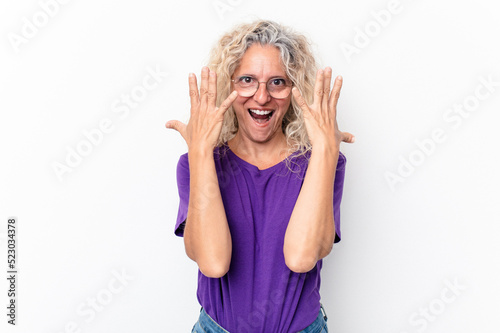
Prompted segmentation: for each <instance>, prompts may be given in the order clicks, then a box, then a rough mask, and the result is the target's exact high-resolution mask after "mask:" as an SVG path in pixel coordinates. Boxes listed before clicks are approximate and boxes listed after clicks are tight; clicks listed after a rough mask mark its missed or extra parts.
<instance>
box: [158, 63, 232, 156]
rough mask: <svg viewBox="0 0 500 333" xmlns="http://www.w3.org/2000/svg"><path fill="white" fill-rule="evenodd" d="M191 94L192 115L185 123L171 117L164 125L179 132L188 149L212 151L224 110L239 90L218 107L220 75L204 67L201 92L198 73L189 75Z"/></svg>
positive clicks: (220, 126)
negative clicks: (218, 81)
mask: <svg viewBox="0 0 500 333" xmlns="http://www.w3.org/2000/svg"><path fill="white" fill-rule="evenodd" d="M189 96H190V98H191V115H190V118H189V121H188V123H187V125H186V124H184V123H182V122H180V121H178V120H170V121H168V122H167V123H166V124H165V127H167V128H172V129H174V130H176V131H177V132H179V133H180V134H181V135H182V137H183V138H184V140H185V141H186V143H187V145H188V149H191V148H199V149H210V150H212V149H213V148H214V147H215V146H216V144H217V140H218V139H219V135H220V132H221V129H222V122H223V120H224V113H225V112H226V111H227V109H229V107H230V106H231V105H232V104H233V102H234V100H235V99H236V97H238V93H237V92H236V91H233V92H232V93H231V94H230V95H229V96H228V97H227V98H226V100H225V101H224V102H223V103H222V104H221V106H219V107H217V106H216V105H215V103H216V99H217V75H216V73H215V72H212V71H210V70H209V68H208V67H203V68H202V70H201V85H200V91H199V92H198V84H197V82H196V76H195V75H194V74H193V73H190V74H189Z"/></svg>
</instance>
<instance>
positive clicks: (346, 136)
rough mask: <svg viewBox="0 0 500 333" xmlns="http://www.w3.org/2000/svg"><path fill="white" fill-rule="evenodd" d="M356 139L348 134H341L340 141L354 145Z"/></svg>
mask: <svg viewBox="0 0 500 333" xmlns="http://www.w3.org/2000/svg"><path fill="white" fill-rule="evenodd" d="M355 140H356V137H355V136H354V135H353V134H351V133H349V132H342V141H343V142H347V143H354V141H355Z"/></svg>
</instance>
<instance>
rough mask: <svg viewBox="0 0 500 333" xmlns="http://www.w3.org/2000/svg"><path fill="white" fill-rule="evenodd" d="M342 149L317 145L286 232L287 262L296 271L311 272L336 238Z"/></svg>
mask: <svg viewBox="0 0 500 333" xmlns="http://www.w3.org/2000/svg"><path fill="white" fill-rule="evenodd" d="M338 156H339V151H338V150H336V149H333V150H332V149H330V150H328V149H326V148H320V147H318V146H316V147H315V148H313V151H312V153H311V158H310V160H309V166H308V168H307V171H306V175H305V178H304V183H303V185H302V189H301V190H300V193H299V197H298V198H297V202H296V204H295V207H294V209H293V212H292V216H291V217H290V221H289V223H288V227H287V230H286V233H285V245H284V247H283V252H284V255H285V262H286V264H287V266H288V267H289V268H290V270H292V271H294V272H296V273H305V272H309V271H310V270H311V269H313V268H314V265H316V262H317V261H318V260H319V259H322V258H324V257H326V256H327V255H328V254H329V253H330V251H331V249H332V247H333V242H334V240H335V224H334V218H333V184H334V181H335V171H336V169H337V161H338Z"/></svg>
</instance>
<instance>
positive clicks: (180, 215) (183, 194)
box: [174, 153, 189, 237]
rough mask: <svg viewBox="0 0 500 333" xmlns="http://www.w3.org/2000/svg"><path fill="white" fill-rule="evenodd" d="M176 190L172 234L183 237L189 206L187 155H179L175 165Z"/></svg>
mask: <svg viewBox="0 0 500 333" xmlns="http://www.w3.org/2000/svg"><path fill="white" fill-rule="evenodd" d="M177 190H178V191H179V211H178V212H177V221H176V222H175V229H174V233H175V235H176V236H179V237H183V236H184V226H185V225H186V218H187V212H188V205H189V160H188V155H187V153H186V154H184V155H181V157H180V158H179V162H178V163H177Z"/></svg>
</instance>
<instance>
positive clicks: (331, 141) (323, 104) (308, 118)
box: [292, 67, 354, 150]
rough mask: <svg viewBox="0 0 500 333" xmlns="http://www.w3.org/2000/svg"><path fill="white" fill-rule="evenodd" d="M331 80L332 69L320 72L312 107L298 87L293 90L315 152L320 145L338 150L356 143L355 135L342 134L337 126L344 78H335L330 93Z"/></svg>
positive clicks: (317, 77)
mask: <svg viewBox="0 0 500 333" xmlns="http://www.w3.org/2000/svg"><path fill="white" fill-rule="evenodd" d="M331 79H332V69H331V68H330V67H326V68H325V70H321V69H320V70H318V72H317V74H316V83H315V84H314V100H313V104H312V105H307V103H306V101H305V100H304V98H303V97H302V95H301V94H300V92H299V90H298V89H297V88H296V87H293V89H292V93H293V97H294V98H295V100H296V101H297V104H298V105H299V107H300V108H301V110H302V112H303V115H304V122H305V125H306V130H307V135H308V136H309V140H310V141H311V144H312V146H313V150H314V147H315V146H318V145H323V147H325V148H334V149H336V150H338V149H339V147H340V143H341V142H347V143H353V142H354V135H352V134H351V133H348V132H341V131H340V130H339V128H338V124H337V101H338V100H339V96H340V88H342V77H341V76H340V75H339V76H337V77H336V78H335V82H334V84H333V88H332V91H331V92H330V81H331Z"/></svg>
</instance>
